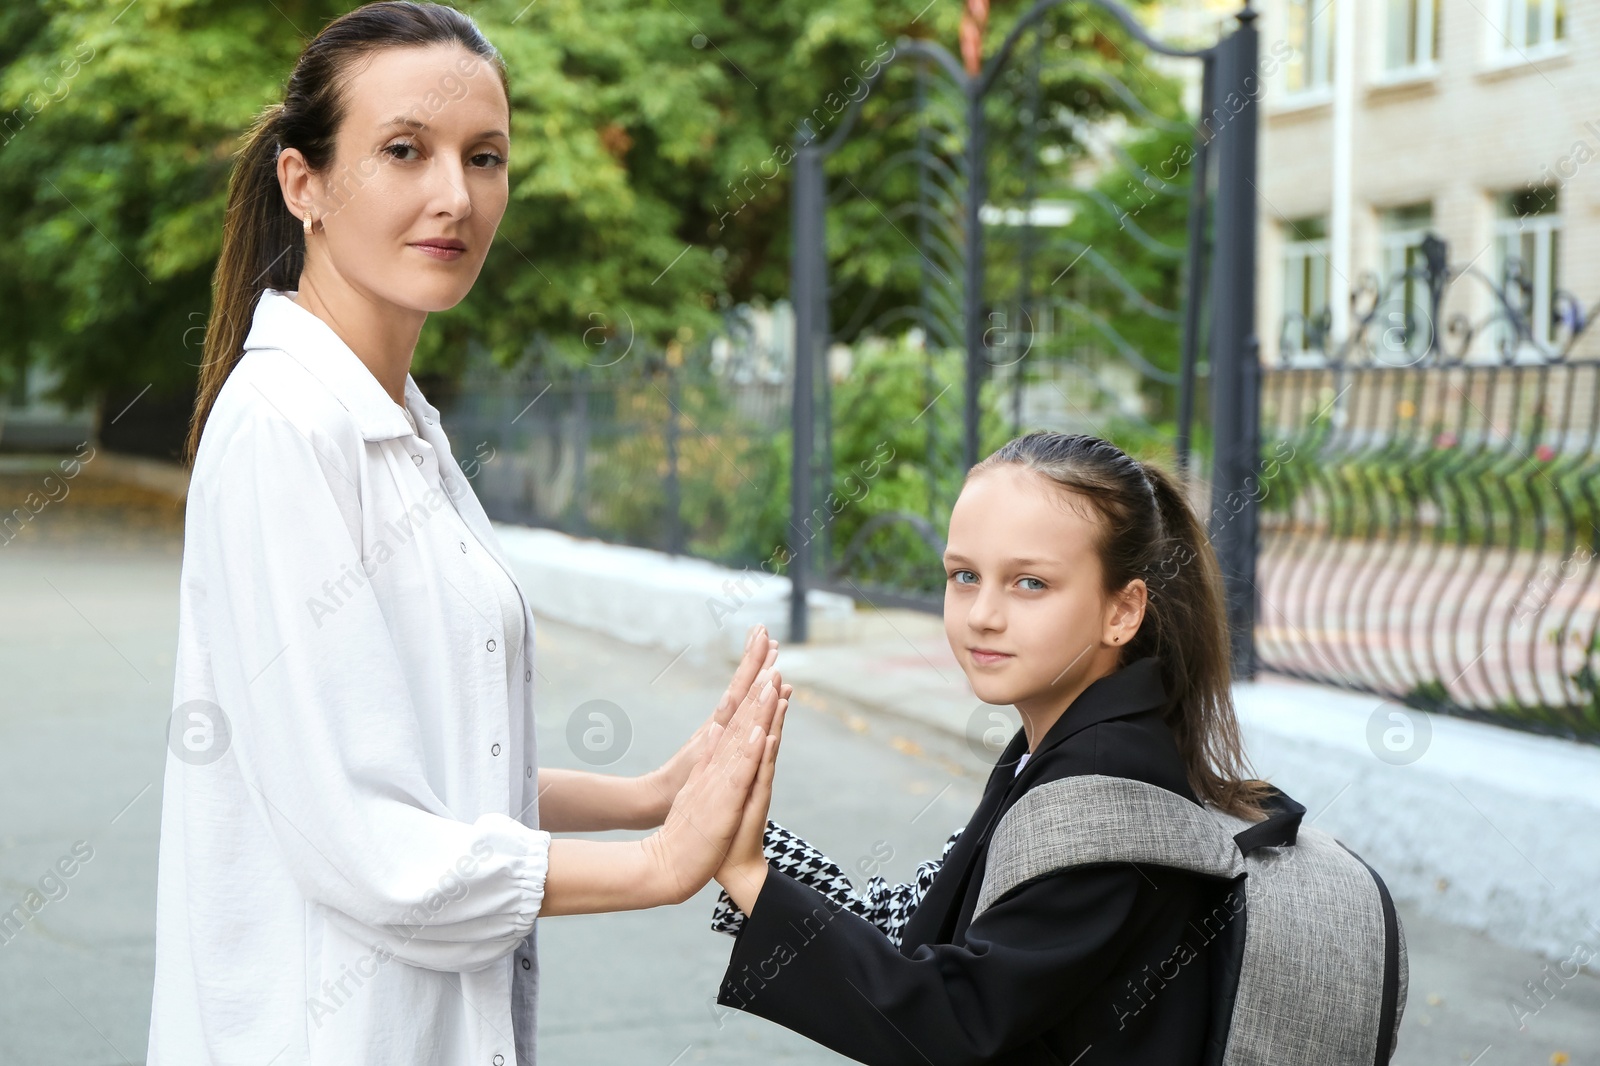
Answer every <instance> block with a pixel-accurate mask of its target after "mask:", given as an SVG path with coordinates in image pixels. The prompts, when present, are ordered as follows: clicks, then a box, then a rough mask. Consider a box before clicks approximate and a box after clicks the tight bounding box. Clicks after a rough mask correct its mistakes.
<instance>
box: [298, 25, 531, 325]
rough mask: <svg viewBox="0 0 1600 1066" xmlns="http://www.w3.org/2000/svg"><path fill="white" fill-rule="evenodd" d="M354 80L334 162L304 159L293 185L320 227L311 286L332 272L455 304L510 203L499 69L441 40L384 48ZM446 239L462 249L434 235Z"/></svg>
mask: <svg viewBox="0 0 1600 1066" xmlns="http://www.w3.org/2000/svg"><path fill="white" fill-rule="evenodd" d="M348 78H349V80H348V82H347V84H346V90H345V91H346V111H345V115H344V119H343V121H342V123H341V124H340V127H339V132H338V136H337V139H336V145H335V154H334V160H333V164H332V166H331V167H330V168H329V170H328V172H327V173H326V174H322V175H311V174H308V173H307V172H306V171H305V170H304V166H303V164H302V165H300V166H298V167H296V168H294V169H293V170H291V171H290V172H289V174H288V175H287V180H286V181H285V192H286V193H287V194H289V195H290V197H291V199H290V202H291V203H294V202H295V199H294V197H295V195H296V192H297V189H296V187H295V183H296V182H299V183H300V186H299V188H300V190H301V191H303V195H304V196H305V197H306V201H307V202H308V203H309V205H310V210H311V211H312V217H313V219H314V220H315V221H316V223H317V231H316V235H315V236H313V237H312V239H311V241H310V242H309V243H310V245H311V248H310V253H309V255H308V257H307V263H306V271H307V273H308V274H311V275H312V278H313V286H315V284H316V282H317V281H318V280H320V279H317V277H316V274H318V273H322V272H332V273H334V274H337V275H338V277H339V278H340V279H341V280H342V281H343V282H344V283H345V284H347V285H349V286H350V287H351V288H353V289H355V290H356V291H358V292H362V293H365V294H368V295H369V296H371V297H373V298H375V299H376V300H378V301H381V302H384V303H389V304H393V305H396V306H398V307H402V308H405V309H408V310H415V311H443V310H446V309H448V308H450V307H454V306H455V305H456V304H457V303H459V302H460V301H461V300H462V298H464V297H465V296H466V295H467V292H468V291H469V290H470V289H471V288H472V283H473V282H474V281H476V280H477V277H478V272H479V270H481V269H482V268H483V261H484V257H485V256H486V255H487V254H488V252H489V243H490V241H491V240H493V238H494V234H495V229H496V228H497V227H498V226H499V225H500V218H501V216H502V215H504V214H505V210H506V202H507V199H508V183H507V178H506V162H507V159H508V157H509V153H510V150H511V142H510V139H509V130H510V128H511V125H510V105H509V103H508V101H507V100H506V95H505V90H504V88H503V87H502V86H501V84H500V78H499V75H498V74H496V72H495V70H494V68H493V67H492V66H491V65H490V64H489V63H487V62H486V61H484V60H482V59H480V58H479V57H478V56H476V55H474V54H473V53H472V52H470V51H468V50H467V49H466V48H463V47H462V46H460V45H458V44H440V45H427V46H419V47H406V48H383V49H380V50H378V51H376V52H374V53H372V54H371V56H369V57H368V58H367V59H365V60H362V61H359V62H358V63H357V64H356V65H355V67H353V68H352V69H351V71H350V73H349V75H348ZM285 154H286V155H287V154H288V153H287V152H286V153H285ZM297 154H298V153H297ZM282 173H284V171H283V170H282V169H280V174H282ZM300 214H301V217H302V218H303V217H304V211H302V212H300ZM441 241H442V242H445V243H446V244H450V245H454V246H455V248H456V250H454V251H450V250H440V249H438V248H437V247H434V248H432V249H430V248H429V246H428V243H427V242H441Z"/></svg>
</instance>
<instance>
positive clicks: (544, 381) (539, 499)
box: [440, 353, 790, 565]
mask: <svg viewBox="0 0 1600 1066" xmlns="http://www.w3.org/2000/svg"><path fill="white" fill-rule="evenodd" d="M703 354H704V353H700V357H691V358H689V359H686V360H684V361H682V362H678V363H676V365H674V361H673V360H668V359H661V360H651V361H650V362H654V363H655V364H656V365H655V367H654V368H653V369H643V370H641V369H631V370H630V371H629V373H628V374H627V375H625V376H622V375H612V374H606V373H596V374H590V375H588V376H576V377H568V378H565V379H562V380H553V379H551V378H549V377H547V376H544V375H542V374H540V373H538V372H535V371H507V370H502V369H498V368H493V367H488V366H483V367H476V368H473V369H472V370H469V371H468V372H467V373H466V374H465V375H464V376H463V378H462V380H461V383H460V386H459V388H458V389H457V390H455V392H454V394H453V395H452V396H451V397H450V398H449V399H448V400H446V401H445V402H444V403H442V404H441V412H440V414H441V418H442V419H443V421H444V424H445V429H446V431H447V432H448V434H449V436H450V441H451V446H452V448H453V449H454V450H455V453H456V459H457V461H458V462H459V463H460V464H461V467H462V472H463V473H464V474H466V475H467V477H468V478H469V479H471V481H472V483H473V487H474V491H475V492H476V493H477V495H478V498H479V500H480V501H481V502H482V503H483V507H484V510H485V511H486V512H487V513H488V514H489V516H490V517H491V518H494V519H496V520H499V521H506V522H516V523H520V524H524V525H530V526H538V527H542V528H549V529H558V530H561V531H563V532H566V533H571V534H574V535H577V536H592V537H597V538H600V539H603V540H606V541H610V542H613V543H618V544H630V545H634V546H637V547H645V548H654V549H657V550H660V551H667V552H672V553H675V554H692V555H696V556H699V557H702V558H706V559H711V560H714V561H718V562H723V563H728V564H730V565H754V564H756V563H758V562H759V561H760V560H761V559H763V558H765V556H766V554H767V553H769V552H770V551H771V550H772V543H773V542H775V540H776V535H775V534H774V531H773V528H772V527H773V526H774V524H776V525H777V527H778V529H779V531H780V532H781V527H782V524H783V521H784V519H785V518H786V517H787V516H786V515H784V514H783V513H782V504H783V495H782V486H781V485H779V484H778V483H777V479H778V477H779V476H780V475H781V474H782V473H783V471H784V470H785V469H786V464H787V461H788V459H787V454H786V447H787V445H786V441H785V440H784V439H783V438H782V437H781V435H780V434H779V433H777V432H775V431H777V430H780V429H782V428H783V427H785V426H786V424H787V421H788V408H789V393H790V388H789V385H788V384H787V383H781V384H777V383H771V382H765V381H748V382H738V381H735V380H732V379H731V378H730V377H729V376H728V375H726V374H719V373H714V372H712V371H710V370H709V369H708V368H707V366H706V365H705V359H704V358H703Z"/></svg>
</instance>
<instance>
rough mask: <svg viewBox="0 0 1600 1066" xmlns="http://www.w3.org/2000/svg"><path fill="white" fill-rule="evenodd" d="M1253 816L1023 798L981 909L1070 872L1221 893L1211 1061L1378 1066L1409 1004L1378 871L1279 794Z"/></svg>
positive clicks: (1248, 1065)
mask: <svg viewBox="0 0 1600 1066" xmlns="http://www.w3.org/2000/svg"><path fill="white" fill-rule="evenodd" d="M1269 803H1270V806H1271V813H1270V815H1269V816H1268V818H1267V819H1266V820H1265V821H1262V822H1254V823H1252V822H1247V821H1244V820H1243V819H1239V818H1235V817H1233V816H1231V815H1227V814H1224V813H1222V812H1221V811H1219V810H1217V809H1215V808H1214V807H1212V806H1210V805H1209V804H1208V805H1206V806H1205V807H1203V808H1202V807H1199V806H1196V805H1195V804H1194V803H1191V802H1190V801H1189V800H1186V799H1184V798H1183V797H1182V796H1179V795H1176V794H1175V793H1173V792H1170V791H1168V790H1167V789H1164V788H1161V787H1159V786H1156V785H1150V784H1146V783H1144V782H1142V781H1132V780H1128V779H1127V778H1121V777H1106V776H1102V775H1097V774H1096V775H1085V776H1079V777H1067V778H1061V779H1059V780H1056V781H1049V782H1046V783H1045V784H1042V785H1038V786H1036V787H1035V788H1033V789H1030V790H1029V791H1028V792H1027V793H1025V794H1024V795H1023V796H1022V798H1021V799H1019V800H1018V801H1017V802H1016V804H1014V805H1013V806H1012V808H1011V809H1010V810H1009V811H1007V812H1006V815H1005V817H1004V818H1002V819H1001V820H1000V824H999V825H998V826H997V827H996V828H995V832H994V836H993V838H992V839H991V840H990V843H989V854H988V858H987V860H986V863H987V865H986V868H985V870H984V879H983V885H982V887H981V889H980V890H979V895H978V904H977V909H976V911H975V912H974V914H973V917H974V918H976V917H977V915H979V914H982V913H983V912H984V911H985V910H987V909H988V908H989V907H990V906H991V905H992V904H993V903H994V902H995V901H996V900H998V899H1000V897H1002V896H1004V895H1005V894H1006V893H1007V892H1009V891H1011V890H1012V889H1013V888H1016V887H1017V886H1019V885H1022V884H1024V883H1026V882H1028V881H1032V880H1034V879H1035V878H1038V877H1042V876H1044V875H1046V874H1049V873H1052V872H1054V871H1056V870H1060V869H1062V868H1065V867H1070V866H1082V865H1086V864H1089V863H1108V862H1132V863H1149V864H1153V865H1157V866H1169V867H1175V868H1177V869H1181V870H1191V871H1193V872H1195V873H1199V874H1204V875H1207V876H1210V877H1214V878H1218V879H1220V882H1222V883H1226V886H1227V888H1228V891H1227V893H1226V899H1225V901H1224V903H1223V904H1222V905H1219V906H1218V907H1217V908H1216V910H1214V911H1213V912H1212V914H1211V915H1209V916H1207V917H1206V918H1205V919H1203V920H1202V921H1201V922H1200V923H1199V924H1198V925H1197V927H1196V928H1200V929H1202V930H1203V931H1204V932H1205V934H1206V936H1207V938H1208V940H1209V942H1210V947H1211V950H1210V952H1209V964H1210V966H1211V971H1210V972H1211V976H1212V981H1211V985H1212V990H1213V995H1214V997H1215V999H1214V1002H1213V1005H1212V1024H1211V1035H1210V1039H1209V1040H1208V1045H1207V1049H1206V1056H1205V1058H1204V1060H1203V1061H1204V1062H1205V1063H1206V1066H1291V1064H1305V1066H1349V1064H1352V1063H1374V1064H1377V1066H1383V1064H1384V1063H1387V1062H1389V1059H1390V1056H1391V1055H1393V1053H1394V1048H1395V1043H1396V1039H1397V1037H1396V1034H1397V1032H1398V1030H1399V1028H1400V1015H1401V1013H1402V1012H1403V1011H1404V1010H1405V1002H1406V984H1407V979H1408V976H1409V973H1408V969H1407V966H1406V941H1405V934H1404V932H1403V931H1402V929H1401V928H1400V920H1399V918H1398V917H1397V916H1396V914H1395V910H1394V903H1393V901H1392V900H1391V899H1390V898H1389V891H1388V889H1387V888H1386V887H1385V886H1384V883H1383V880H1382V879H1381V878H1379V877H1378V874H1377V873H1376V871H1374V870H1373V869H1372V868H1371V867H1370V866H1368V865H1367V864H1366V863H1365V862H1363V861H1362V860H1361V858H1360V857H1359V856H1358V855H1356V854H1355V853H1354V852H1353V851H1351V850H1350V849H1349V848H1347V847H1345V846H1344V845H1343V844H1341V843H1339V841H1337V840H1335V839H1334V838H1333V837H1332V836H1330V835H1328V834H1327V833H1325V832H1323V831H1322V830H1320V829H1317V828H1315V827H1313V826H1303V825H1301V824H1300V819H1301V816H1302V815H1304V814H1305V808H1304V807H1302V806H1301V805H1300V804H1298V803H1296V802H1295V801H1294V800H1292V799H1290V798H1289V797H1288V796H1286V795H1284V794H1283V793H1282V792H1277V793H1276V794H1275V795H1274V797H1273V798H1272V800H1271V801H1269Z"/></svg>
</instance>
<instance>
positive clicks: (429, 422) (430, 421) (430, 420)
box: [423, 418, 433, 426]
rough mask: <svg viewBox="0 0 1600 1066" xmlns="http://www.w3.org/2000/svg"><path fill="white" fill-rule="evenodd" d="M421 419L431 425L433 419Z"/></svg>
mask: <svg viewBox="0 0 1600 1066" xmlns="http://www.w3.org/2000/svg"><path fill="white" fill-rule="evenodd" d="M423 421H424V422H426V423H428V425H430V426H431V425H433V419H431V418H423Z"/></svg>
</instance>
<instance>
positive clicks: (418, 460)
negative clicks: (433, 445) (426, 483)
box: [411, 453, 422, 466]
mask: <svg viewBox="0 0 1600 1066" xmlns="http://www.w3.org/2000/svg"><path fill="white" fill-rule="evenodd" d="M411 461H412V462H413V463H416V464H417V465H418V466H421V465H422V456H420V455H417V454H415V453H413V454H412V456H411Z"/></svg>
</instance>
